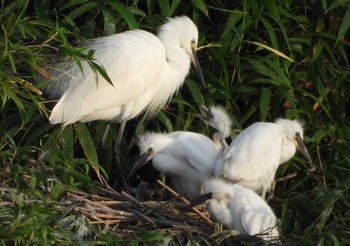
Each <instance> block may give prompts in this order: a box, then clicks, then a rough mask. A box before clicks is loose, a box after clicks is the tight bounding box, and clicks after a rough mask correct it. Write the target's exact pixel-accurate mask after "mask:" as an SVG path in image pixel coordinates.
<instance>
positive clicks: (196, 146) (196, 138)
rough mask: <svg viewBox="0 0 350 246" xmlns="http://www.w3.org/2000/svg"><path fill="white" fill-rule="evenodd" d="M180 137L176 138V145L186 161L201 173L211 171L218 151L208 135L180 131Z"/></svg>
mask: <svg viewBox="0 0 350 246" xmlns="http://www.w3.org/2000/svg"><path fill="white" fill-rule="evenodd" d="M180 137H181V139H177V140H176V146H177V149H178V151H179V153H180V152H181V155H182V156H183V158H184V159H185V160H186V162H187V163H188V164H189V165H190V166H191V167H192V168H194V169H196V170H198V171H200V172H202V173H212V172H213V168H214V165H215V161H216V159H217V158H218V156H219V151H218V150H217V148H216V147H215V145H214V143H213V141H212V140H211V139H209V138H208V137H206V136H204V135H201V134H197V133H193V132H188V133H187V132H186V133H184V132H182V134H181V136H180Z"/></svg>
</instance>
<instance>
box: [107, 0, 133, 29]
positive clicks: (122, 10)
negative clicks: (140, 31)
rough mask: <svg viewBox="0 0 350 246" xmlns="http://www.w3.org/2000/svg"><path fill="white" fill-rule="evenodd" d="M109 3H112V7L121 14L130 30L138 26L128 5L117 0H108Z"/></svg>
mask: <svg viewBox="0 0 350 246" xmlns="http://www.w3.org/2000/svg"><path fill="white" fill-rule="evenodd" d="M109 4H110V5H112V7H113V8H114V9H115V10H117V11H118V12H119V14H120V15H121V16H123V18H124V19H125V21H126V23H128V26H129V29H130V30H133V29H136V28H137V27H138V24H137V21H136V20H135V18H134V16H133V14H132V13H131V12H130V10H129V9H128V7H126V6H125V5H124V4H121V3H118V2H110V3H109Z"/></svg>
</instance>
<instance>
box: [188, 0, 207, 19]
mask: <svg viewBox="0 0 350 246" xmlns="http://www.w3.org/2000/svg"><path fill="white" fill-rule="evenodd" d="M191 2H192V5H193V6H194V7H195V8H198V9H199V10H200V11H202V12H203V14H205V16H206V17H208V18H209V12H208V9H207V6H205V3H204V2H203V1H202V0H191Z"/></svg>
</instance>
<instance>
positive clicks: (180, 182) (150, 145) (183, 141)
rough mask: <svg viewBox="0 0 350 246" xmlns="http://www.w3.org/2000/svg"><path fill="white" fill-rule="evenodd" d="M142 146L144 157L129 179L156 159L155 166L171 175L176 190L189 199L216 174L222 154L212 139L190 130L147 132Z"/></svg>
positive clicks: (141, 137) (198, 192) (140, 146)
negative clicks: (215, 169) (217, 160)
mask: <svg viewBox="0 0 350 246" xmlns="http://www.w3.org/2000/svg"><path fill="white" fill-rule="evenodd" d="M138 145H139V148H140V152H141V156H140V159H139V160H138V161H137V162H136V164H135V166H134V167H133V168H132V169H131V170H130V173H129V175H128V178H130V177H131V176H132V175H133V174H134V173H135V172H136V170H138V169H139V168H140V167H141V166H143V165H144V164H145V163H147V162H148V161H150V160H152V165H153V167H154V168H155V169H157V170H158V171H159V172H162V173H163V174H165V175H167V176H169V179H170V182H171V184H172V185H173V187H174V189H175V190H176V191H177V192H178V193H179V194H186V195H187V197H188V198H195V197H197V196H199V195H200V189H201V186H202V184H203V183H204V182H205V181H206V180H207V179H209V178H210V177H212V176H213V170H214V165H215V161H216V159H217V158H218V156H219V154H220V153H221V151H219V150H218V149H217V148H216V146H215V145H214V143H213V141H212V140H211V139H210V138H208V137H206V136H204V135H201V134H198V133H194V132H186V131H178V132H172V133H169V134H163V133H153V132H146V133H144V134H143V135H141V136H140V138H139V140H138Z"/></svg>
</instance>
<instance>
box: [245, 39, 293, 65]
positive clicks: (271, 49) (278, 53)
mask: <svg viewBox="0 0 350 246" xmlns="http://www.w3.org/2000/svg"><path fill="white" fill-rule="evenodd" d="M245 42H247V43H250V44H254V45H256V46H259V47H261V48H264V49H267V50H269V51H272V52H273V53H275V54H276V55H278V56H280V57H283V58H285V59H287V60H288V61H291V62H295V61H294V60H293V59H292V58H289V57H288V56H287V55H285V54H283V53H282V52H281V51H278V50H276V49H274V48H271V47H269V46H267V45H265V44H262V43H259V42H255V41H248V40H246V41H245Z"/></svg>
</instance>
